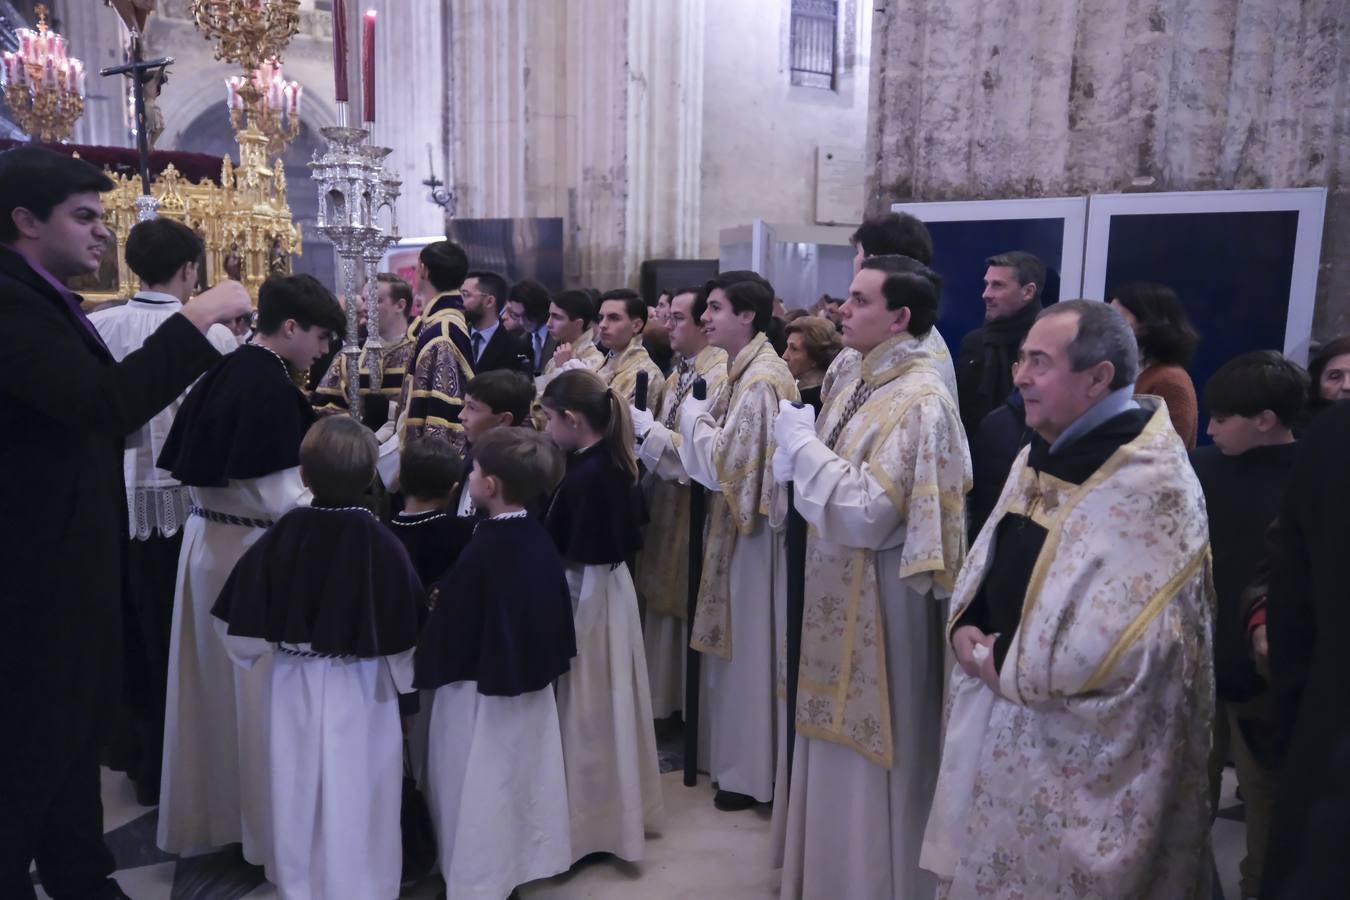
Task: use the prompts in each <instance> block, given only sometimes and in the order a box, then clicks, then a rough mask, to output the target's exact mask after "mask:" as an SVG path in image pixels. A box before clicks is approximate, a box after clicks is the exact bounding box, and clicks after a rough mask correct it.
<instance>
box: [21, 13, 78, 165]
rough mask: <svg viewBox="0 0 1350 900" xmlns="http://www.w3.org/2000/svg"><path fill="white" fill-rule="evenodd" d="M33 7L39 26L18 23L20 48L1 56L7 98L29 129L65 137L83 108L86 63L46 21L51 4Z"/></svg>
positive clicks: (50, 138)
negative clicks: (70, 51) (19, 26)
mask: <svg viewBox="0 0 1350 900" xmlns="http://www.w3.org/2000/svg"><path fill="white" fill-rule="evenodd" d="M34 12H36V13H37V31H32V30H30V29H27V28H20V29H18V32H17V36H18V39H19V49H18V50H17V51H15V52H9V51H6V52H5V54H4V56H3V58H2V62H3V72H4V87H5V103H6V104H8V105H9V109H10V112H11V113H12V114H13V117H14V121H15V122H16V123H17V124H18V126H19V127H20V128H22V129H23V130H24V131H26V132H27V133H28V134H30V135H34V136H35V137H37V138H38V139H40V140H43V141H62V140H65V139H66V138H68V137H70V131H71V129H72V128H73V127H74V126H75V122H76V120H78V119H79V118H80V116H81V115H83V114H84V63H82V62H80V61H79V60H78V59H75V58H74V57H73V56H70V55H69V54H68V53H67V52H66V40H65V38H63V37H61V35H59V34H57V33H55V32H54V31H52V30H51V29H49V28H48V27H47V7H46V6H45V5H43V4H41V3H39V4H38V5H37V7H36V9H35V10H34Z"/></svg>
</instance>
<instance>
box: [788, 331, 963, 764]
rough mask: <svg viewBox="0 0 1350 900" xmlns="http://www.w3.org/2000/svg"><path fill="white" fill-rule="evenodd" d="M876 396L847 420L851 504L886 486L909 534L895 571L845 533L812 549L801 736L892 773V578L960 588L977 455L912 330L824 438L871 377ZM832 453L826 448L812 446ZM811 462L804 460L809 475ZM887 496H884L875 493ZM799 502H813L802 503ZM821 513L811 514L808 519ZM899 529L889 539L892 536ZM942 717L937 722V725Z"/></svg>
mask: <svg viewBox="0 0 1350 900" xmlns="http://www.w3.org/2000/svg"><path fill="white" fill-rule="evenodd" d="M860 379H861V380H862V381H863V382H865V383H866V384H867V385H869V386H871V387H872V393H871V396H869V397H868V398H867V400H866V402H864V403H863V405H862V406H861V407H860V408H859V409H858V411H857V412H856V413H855V414H854V415H853V417H852V418H851V419H849V421H848V422H847V424H845V425H844V426H843V430H842V431H841V432H840V434H839V438H838V439H837V441H836V445H835V447H834V448H833V449H834V454H837V456H838V457H840V458H842V460H843V461H844V462H846V463H847V464H848V466H849V472H848V475H847V476H842V477H840V479H839V481H840V482H841V483H840V484H838V485H836V489H837V490H846V489H847V488H849V487H850V485H847V484H843V483H842V482H843V480H844V478H845V477H847V478H852V479H858V480H859V481H860V483H859V484H858V485H856V486H854V487H856V488H857V490H856V491H855V492H853V493H855V494H857V495H858V496H854V497H852V498H851V499H853V500H861V499H867V498H869V492H878V491H884V493H885V499H886V500H888V501H889V502H890V505H891V506H892V507H893V509H894V511H895V519H896V520H897V521H896V522H893V523H892V524H893V525H894V526H895V527H896V528H899V529H902V533H901V534H900V535H899V541H897V542H896V543H897V544H898V545H899V547H900V555H899V558H898V559H897V560H893V563H894V568H887V569H886V570H884V571H883V570H882V569H881V566H880V565H878V558H879V552H878V550H877V549H875V548H874V547H871V546H866V545H864V546H858V545H857V543H854V542H850V541H849V540H848V536H847V535H844V534H842V533H834V534H826V535H822V534H821V532H820V530H819V529H817V528H815V527H812V529H811V531H810V533H809V535H808V538H807V550H806V607H805V613H804V619H803V623H802V652H801V667H800V674H799V678H798V688H797V691H798V693H797V733H798V734H800V735H805V736H808V737H815V738H821V739H823V740H827V741H833V742H835V743H838V744H843V745H844V746H846V747H848V748H849V749H851V750H853V751H855V752H857V753H859V754H861V755H862V756H863V757H865V758H866V759H868V760H870V761H871V762H874V763H876V764H877V765H878V766H881V767H883V768H890V767H891V766H892V764H893V762H894V757H893V747H892V731H891V698H890V696H889V692H888V686H887V674H886V671H887V659H886V649H885V642H884V641H883V640H882V639H881V634H882V632H883V631H884V629H885V622H884V621H883V620H882V616H881V579H888V580H889V579H897V580H899V581H903V582H906V583H907V584H908V585H909V587H910V588H911V590H913V591H914V592H915V593H916V594H919V595H923V594H927V593H928V592H929V591H930V590H931V591H933V592H934V593H936V594H937V596H939V597H946V596H948V595H950V593H951V590H952V586H953V584H954V582H955V579H956V573H957V571H958V570H959V569H960V567H961V560H962V557H963V555H964V552H965V516H964V511H963V504H964V498H965V494H966V492H967V491H968V490H969V489H970V478H971V467H970V452H969V450H968V449H967V447H966V441H965V436H964V433H963V432H962V430H961V421H960V417H959V416H958V414H957V412H956V407H955V405H954V404H953V403H952V401H951V399H950V397H949V395H948V394H947V391H946V389H945V387H944V386H943V384H942V379H941V376H940V375H939V372H938V369H937V367H936V365H935V363H934V358H933V355H932V354H931V353H930V352H928V351H927V349H925V347H924V346H923V342H922V341H920V340H917V339H915V338H914V337H912V336H911V335H909V334H908V333H904V334H901V335H899V336H897V337H894V338H892V339H891V340H889V341H887V342H886V343H884V344H882V345H881V346H879V347H877V348H876V349H874V350H872V351H871V352H870V353H869V354H868V355H867V356H866V357H865V358H864V359H863V361H862V365H861V366H859V367H858V370H857V371H856V373H855V374H854V376H853V377H852V378H851V379H849V381H847V382H843V383H840V384H838V386H837V387H836V389H835V391H834V392H833V393H832V394H831V396H830V400H829V401H828V402H827V403H826V404H825V406H824V407H823V408H822V410H821V415H820V418H819V420H818V421H817V422H816V433H817V434H818V435H821V436H822V437H823V436H827V435H829V434H831V433H832V432H833V430H834V429H835V427H836V425H837V424H838V422H839V420H840V418H841V417H842V416H843V415H844V414H845V410H846V407H847V406H848V400H849V397H850V396H851V395H852V394H853V392H854V390H855V388H856V387H857V386H858V383H859V380H860ZM813 450H817V451H822V452H823V451H824V450H825V447H824V445H823V444H819V445H811V446H809V447H807V448H806V449H805V450H804V451H802V452H803V453H804V454H811V452H812V451H813ZM804 465H806V466H809V465H810V460H803V459H801V458H800V457H799V459H798V461H797V472H798V473H799V477H801V473H802V467H803V466H804ZM870 499H872V500H878V499H880V498H878V497H870ZM798 506H799V508H801V506H802V503H801V501H800V500H799V502H798ZM808 519H809V517H808ZM887 536H890V535H889V534H888V535H883V537H887ZM934 724H936V723H934Z"/></svg>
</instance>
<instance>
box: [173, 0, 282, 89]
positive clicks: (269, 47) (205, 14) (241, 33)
mask: <svg viewBox="0 0 1350 900" xmlns="http://www.w3.org/2000/svg"><path fill="white" fill-rule="evenodd" d="M192 18H193V21H194V22H195V23H196V25H197V30H198V31H200V32H201V33H202V34H203V35H204V36H205V37H206V39H207V40H214V41H215V42H216V59H221V60H227V61H229V62H237V63H239V65H241V66H242V67H243V68H244V71H245V72H252V71H253V70H254V69H256V68H258V67H259V66H261V65H262V64H263V61H264V60H268V59H273V58H279V57H280V56H281V51H282V50H284V49H285V48H286V45H287V44H289V43H290V41H291V38H293V37H295V35H296V33H297V32H298V31H299V30H300V0H192Z"/></svg>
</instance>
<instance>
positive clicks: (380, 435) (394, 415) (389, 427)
mask: <svg viewBox="0 0 1350 900" xmlns="http://www.w3.org/2000/svg"><path fill="white" fill-rule="evenodd" d="M397 430H398V404H397V403H394V402H393V401H390V403H389V417H388V418H386V419H385V420H384V424H383V425H381V426H380V427H379V428H377V429H375V440H376V441H377V442H378V443H381V444H383V443H384V442H385V441H387V440H389V439H390V438H391V437H393V436H394V432H395V431H397Z"/></svg>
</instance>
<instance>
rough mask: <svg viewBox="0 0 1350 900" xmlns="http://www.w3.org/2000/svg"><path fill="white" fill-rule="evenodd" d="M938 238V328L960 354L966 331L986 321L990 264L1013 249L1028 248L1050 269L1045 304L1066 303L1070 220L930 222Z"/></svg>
mask: <svg viewBox="0 0 1350 900" xmlns="http://www.w3.org/2000/svg"><path fill="white" fill-rule="evenodd" d="M925 224H926V225H927V226H928V232H929V234H931V235H932V236H933V251H934V252H933V268H934V269H936V270H937V271H938V272H939V273H940V274H941V275H942V278H943V286H942V300H941V304H940V306H939V307H938V330H939V331H940V332H942V337H943V338H944V339H945V340H946V341H947V346H948V347H949V348H950V349H951V351H952V353H953V355H955V353H956V351H957V348H959V347H960V346H961V338H962V337H964V336H965V334H966V332H968V331H971V330H972V329H975V328H978V327H979V326H980V325H981V324H983V322H984V301H982V300H981V299H980V295H981V294H983V293H984V273H985V265H984V261H985V260H986V259H988V258H989V257H991V256H994V255H995V254H998V253H1006V252H1007V251H1009V250H1025V251H1026V252H1028V253H1033V254H1035V255H1036V256H1037V257H1039V258H1040V260H1041V261H1042V262H1044V263H1045V266H1046V272H1047V274H1046V279H1045V280H1046V284H1045V285H1044V288H1043V290H1042V302H1043V303H1054V302H1055V301H1057V300H1059V299H1060V296H1059V293H1060V279H1059V272H1060V268H1061V265H1062V262H1063V260H1062V258H1061V257H1062V256H1063V248H1064V219H1063V218H1062V217H1052V218H1041V219H979V220H962V221H946V222H943V221H936V222H935V221H928V222H925Z"/></svg>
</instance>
